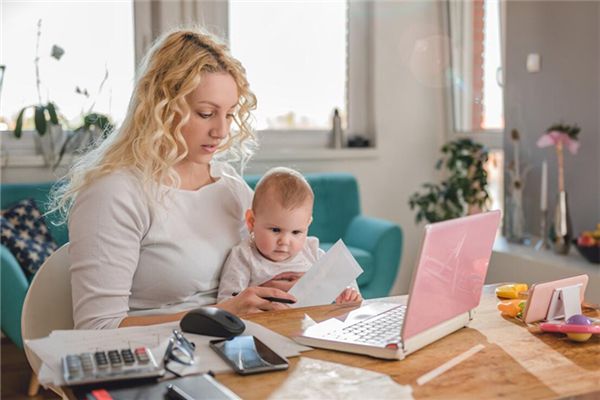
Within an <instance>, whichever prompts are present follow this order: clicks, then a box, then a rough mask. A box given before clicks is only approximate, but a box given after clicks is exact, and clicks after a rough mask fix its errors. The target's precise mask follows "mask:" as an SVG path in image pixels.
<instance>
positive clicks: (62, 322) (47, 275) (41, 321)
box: [21, 243, 75, 374]
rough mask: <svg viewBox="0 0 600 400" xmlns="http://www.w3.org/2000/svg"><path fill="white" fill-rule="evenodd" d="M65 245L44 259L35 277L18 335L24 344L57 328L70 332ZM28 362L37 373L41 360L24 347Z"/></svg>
mask: <svg viewBox="0 0 600 400" xmlns="http://www.w3.org/2000/svg"><path fill="white" fill-rule="evenodd" d="M68 246H69V244H68V243H67V244H65V245H64V246H62V247H61V248H59V249H58V250H56V251H55V252H54V253H52V255H51V256H50V257H48V258H47V259H46V261H45V262H44V264H42V266H41V267H40V269H39V270H38V272H37V273H36V274H35V276H34V278H33V280H32V281H31V285H30V286H29V290H28V291H27V295H26V296H25V302H24V303H23V313H22V315H21V334H22V336H23V342H25V341H26V340H28V339H38V338H42V337H45V336H48V335H49V334H50V332H52V331H53V330H57V329H73V327H74V325H75V324H74V322H73V302H72V299H71V274H70V272H69V267H70V262H69V258H68V254H67V251H68ZM23 347H24V349H25V355H26V356H27V361H29V365H31V368H32V369H33V371H34V372H35V373H36V374H38V372H39V369H40V366H41V360H40V359H39V358H38V357H37V356H36V355H35V354H34V353H33V352H32V351H31V350H29V349H28V347H27V345H26V344H25V345H24V346H23Z"/></svg>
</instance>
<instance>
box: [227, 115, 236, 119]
mask: <svg viewBox="0 0 600 400" xmlns="http://www.w3.org/2000/svg"><path fill="white" fill-rule="evenodd" d="M233 117H235V115H233V114H227V119H233Z"/></svg>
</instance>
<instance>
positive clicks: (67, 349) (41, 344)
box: [25, 321, 311, 386]
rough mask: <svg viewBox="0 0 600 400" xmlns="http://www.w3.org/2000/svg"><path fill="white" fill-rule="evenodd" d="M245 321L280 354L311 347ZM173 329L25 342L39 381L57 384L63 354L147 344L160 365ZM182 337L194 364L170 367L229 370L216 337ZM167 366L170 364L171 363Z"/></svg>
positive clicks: (69, 334) (57, 335)
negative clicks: (214, 344) (36, 362)
mask: <svg viewBox="0 0 600 400" xmlns="http://www.w3.org/2000/svg"><path fill="white" fill-rule="evenodd" d="M244 323H245V324H246V330H245V331H244V333H243V335H253V336H256V337H257V338H258V339H259V340H261V341H262V342H264V343H265V344H266V345H267V346H269V347H270V348H271V349H273V351H275V352H276V353H278V354H279V355H282V356H284V357H294V356H298V355H299V354H300V352H302V351H306V350H311V348H310V347H306V346H302V345H299V344H297V343H296V342H294V341H293V340H291V339H289V338H287V337H285V336H282V335H280V334H278V333H276V332H273V331H271V330H269V329H267V328H265V327H263V326H261V325H259V324H256V323H254V322H250V321H244ZM173 329H180V328H179V323H177V322H170V323H167V324H161V325H152V326H143V327H131V328H119V329H105V330H60V331H54V332H52V333H51V334H50V336H48V337H45V338H41V339H34V340H27V341H26V342H25V344H26V346H28V347H29V348H30V349H31V350H32V351H33V352H34V353H35V354H36V355H37V356H38V357H39V358H40V359H41V361H42V367H41V368H40V371H39V373H38V379H39V381H40V383H42V384H44V385H47V384H54V385H57V386H60V385H62V384H64V382H63V376H62V365H61V358H62V357H64V356H65V355H67V354H76V353H83V352H95V351H98V350H105V351H106V350H112V349H124V348H136V347H140V346H146V347H148V348H149V349H150V351H151V352H152V354H153V355H154V358H155V359H156V361H157V362H158V363H159V364H160V363H161V362H162V357H163V355H164V353H165V350H166V348H167V343H168V341H169V338H170V337H171V334H172V332H173ZM184 336H185V337H186V338H188V339H189V340H190V341H192V342H194V343H195V345H196V351H195V359H194V361H195V363H194V365H192V366H189V367H185V368H178V366H177V365H175V364H176V363H172V364H174V365H173V366H172V367H173V369H175V370H177V372H179V373H181V374H182V375H190V374H197V373H202V372H208V371H209V370H210V371H213V372H225V371H230V370H231V368H230V367H229V366H228V365H227V364H226V363H225V362H224V361H223V360H222V359H221V357H219V356H218V355H217V353H215V352H214V351H213V350H212V349H210V348H209V346H208V342H209V341H210V340H213V339H219V338H215V337H211V336H201V335H195V334H191V333H184ZM169 366H170V367H171V365H169Z"/></svg>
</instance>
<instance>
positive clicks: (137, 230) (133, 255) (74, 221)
mask: <svg viewBox="0 0 600 400" xmlns="http://www.w3.org/2000/svg"><path fill="white" fill-rule="evenodd" d="M148 224H149V214H148V209H147V207H145V205H144V203H143V196H142V195H141V194H140V191H139V190H138V189H137V185H136V182H135V180H134V178H130V177H129V176H128V175H125V174H124V173H115V174H113V175H108V176H105V177H103V178H100V179H99V180H97V181H95V182H94V183H92V184H91V186H89V187H88V188H86V189H84V190H83V191H82V192H80V193H79V194H78V196H77V199H76V200H75V204H74V206H73V208H72V210H71V214H70V216H69V237H70V239H71V241H70V244H69V258H70V262H71V267H70V272H71V288H72V296H73V319H74V322H75V328H76V329H105V328H116V327H118V326H119V325H120V324H121V322H122V320H123V319H124V318H127V313H128V312H129V296H130V295H131V287H132V282H133V276H134V274H135V272H136V269H137V266H138V261H139V254H140V245H141V240H142V237H143V235H144V234H145V231H146V229H147V226H148Z"/></svg>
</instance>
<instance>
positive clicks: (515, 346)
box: [217, 286, 600, 399]
mask: <svg viewBox="0 0 600 400" xmlns="http://www.w3.org/2000/svg"><path fill="white" fill-rule="evenodd" d="M493 289H494V287H493V286H486V288H485V289H484V296H483V298H482V301H481V304H480V306H479V308H478V309H477V314H476V316H475V319H474V320H473V321H472V322H471V324H470V326H469V327H468V328H464V329H461V330H459V331H457V332H455V333H453V334H452V335H450V336H447V337H445V338H443V339H441V340H439V341H437V342H435V343H433V344H431V345H429V346H427V347H425V348H423V349H421V350H419V351H417V352H416V353H414V354H411V355H409V356H408V357H407V358H406V359H404V360H402V361H386V360H379V359H375V358H371V357H367V356H361V355H355V354H349V353H341V352H334V351H329V350H320V349H318V350H312V351H308V352H305V353H302V357H309V358H314V359H320V360H326V361H330V362H335V363H339V364H344V365H348V366H352V367H359V368H364V369H367V370H371V371H376V372H380V373H384V374H387V375H389V376H390V377H391V378H392V379H393V380H394V381H396V382H398V383H400V384H404V385H411V386H412V388H413V396H414V397H415V398H417V399H419V398H440V399H448V398H452V399H457V398H468V399H483V398H515V399H517V398H518V399H540V398H541V399H547V398H556V397H566V396H576V395H584V394H589V395H588V396H584V397H585V398H590V399H591V398H600V336H599V335H594V336H592V338H591V339H590V340H588V341H587V342H585V343H575V342H571V341H569V340H567V339H566V337H565V336H564V335H561V334H553V333H543V334H542V333H539V332H536V331H535V330H533V329H531V330H528V328H527V327H526V326H525V325H523V324H521V323H519V322H518V321H515V320H511V319H505V318H504V317H501V316H500V313H499V312H498V311H497V310H496V303H497V301H498V300H497V298H496V297H495V296H494V294H493ZM353 308H355V306H348V305H340V306H337V305H330V306H321V307H309V308H303V309H291V310H286V311H277V312H271V313H264V314H258V315H248V316H245V318H246V319H248V320H251V321H254V322H256V323H259V324H261V325H264V326H265V327H267V328H269V329H272V330H273V331H276V332H278V333H281V334H283V335H286V336H292V335H294V334H295V333H297V332H298V331H299V330H300V327H301V321H302V319H303V318H304V314H305V313H306V314H308V315H309V316H310V317H311V318H313V319H314V320H315V321H322V320H325V319H327V318H331V317H334V316H337V315H340V314H343V313H346V312H348V311H349V310H351V309H353ZM586 314H588V315H590V316H595V317H600V311H598V310H587V311H586ZM478 344H481V345H483V346H485V348H484V349H483V350H481V351H479V352H478V353H476V354H474V355H473V356H471V357H470V358H468V359H467V360H465V361H463V362H462V363H460V364H459V365H457V366H455V367H453V368H452V369H450V370H448V371H447V372H445V373H443V374H442V375H440V376H438V377H436V378H434V379H433V380H431V381H429V382H428V383H426V384H424V385H423V386H419V385H417V383H416V381H417V378H419V377H420V376H421V375H423V374H425V373H427V372H429V371H431V370H433V369H435V368H437V367H439V366H440V365H441V364H443V363H445V362H447V361H448V360H450V359H452V358H454V357H456V356H458V355H460V354H462V353H464V352H465V351H467V350H469V349H471V348H472V347H473V346H476V345H478ZM297 362H298V357H294V358H291V359H290V368H289V370H287V371H283V372H273V373H268V374H259V375H251V376H240V375H236V374H234V373H226V374H218V375H217V379H218V380H219V381H220V382H221V383H223V384H225V385H226V386H227V387H229V388H230V389H232V390H233V391H234V392H235V393H237V394H238V395H239V396H240V397H242V398H243V399H265V398H267V397H268V396H269V395H270V394H271V393H273V392H274V391H275V390H276V389H277V388H278V387H279V386H280V385H282V384H283V382H284V381H285V380H286V379H287V378H288V377H289V376H290V374H292V373H293V371H294V368H295V366H296V364H297ZM596 396H598V397H596ZM377 397H378V396H377V393H368V394H365V398H377Z"/></svg>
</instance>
